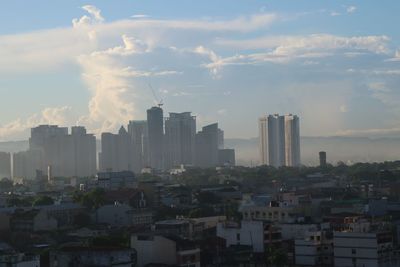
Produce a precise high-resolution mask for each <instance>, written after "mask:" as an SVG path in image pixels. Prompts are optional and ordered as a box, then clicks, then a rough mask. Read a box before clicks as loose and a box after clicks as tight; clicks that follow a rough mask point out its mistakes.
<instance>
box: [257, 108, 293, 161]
mask: <svg viewBox="0 0 400 267" xmlns="http://www.w3.org/2000/svg"><path fill="white" fill-rule="evenodd" d="M259 135H260V136H259V142H260V145H259V148H260V161H261V164H262V165H270V166H274V167H280V166H290V167H293V166H299V165H300V130H299V118H298V117H297V116H295V115H292V114H289V115H285V116H280V115H279V114H274V115H268V116H265V117H262V118H260V119H259Z"/></svg>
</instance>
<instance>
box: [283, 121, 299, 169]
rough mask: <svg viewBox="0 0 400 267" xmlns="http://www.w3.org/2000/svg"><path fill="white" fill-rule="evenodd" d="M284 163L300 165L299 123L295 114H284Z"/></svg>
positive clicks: (294, 165) (292, 165)
mask: <svg viewBox="0 0 400 267" xmlns="http://www.w3.org/2000/svg"><path fill="white" fill-rule="evenodd" d="M285 165H286V166H289V167H297V166H300V124H299V117H297V116H296V115H292V114H289V115H285Z"/></svg>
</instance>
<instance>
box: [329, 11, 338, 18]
mask: <svg viewBox="0 0 400 267" xmlns="http://www.w3.org/2000/svg"><path fill="white" fill-rule="evenodd" d="M330 15H331V16H332V17H336V16H340V13H339V12H336V11H331V14H330Z"/></svg>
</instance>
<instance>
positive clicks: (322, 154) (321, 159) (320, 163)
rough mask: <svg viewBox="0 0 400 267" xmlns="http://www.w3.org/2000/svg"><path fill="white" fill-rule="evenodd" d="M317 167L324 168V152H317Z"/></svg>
mask: <svg viewBox="0 0 400 267" xmlns="http://www.w3.org/2000/svg"><path fill="white" fill-rule="evenodd" d="M319 166H320V167H321V168H325V167H326V152H325V151H320V152H319Z"/></svg>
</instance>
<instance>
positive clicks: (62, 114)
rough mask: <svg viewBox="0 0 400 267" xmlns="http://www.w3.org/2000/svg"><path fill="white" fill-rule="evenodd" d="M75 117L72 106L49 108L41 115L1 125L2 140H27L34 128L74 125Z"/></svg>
mask: <svg viewBox="0 0 400 267" xmlns="http://www.w3.org/2000/svg"><path fill="white" fill-rule="evenodd" d="M75 122H76V118H75V115H74V114H73V112H72V109H71V107H70V106H63V107H48V108H45V109H43V110H42V111H41V112H40V113H35V114H33V115H31V116H29V117H28V118H26V119H21V118H18V119H16V120H14V121H12V122H9V123H7V124H4V125H0V140H8V139H9V138H10V137H11V138H13V139H14V140H15V139H20V138H21V139H22V138H26V136H27V135H28V131H29V129H30V128H32V127H36V126H38V125H40V124H55V125H74V124H75Z"/></svg>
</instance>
